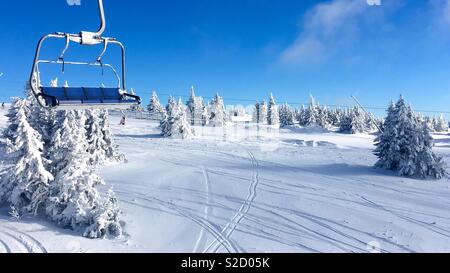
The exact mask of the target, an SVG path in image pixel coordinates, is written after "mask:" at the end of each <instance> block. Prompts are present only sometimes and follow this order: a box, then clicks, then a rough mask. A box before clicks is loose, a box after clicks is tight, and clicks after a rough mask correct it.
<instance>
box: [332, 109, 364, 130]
mask: <svg viewBox="0 0 450 273" xmlns="http://www.w3.org/2000/svg"><path fill="white" fill-rule="evenodd" d="M365 131H366V120H365V114H364V113H363V112H362V111H361V109H360V108H359V107H357V106H355V107H353V108H350V109H347V111H346V114H345V115H344V117H343V118H342V119H341V123H340V125H339V132H341V133H346V134H357V133H364V132H365Z"/></svg>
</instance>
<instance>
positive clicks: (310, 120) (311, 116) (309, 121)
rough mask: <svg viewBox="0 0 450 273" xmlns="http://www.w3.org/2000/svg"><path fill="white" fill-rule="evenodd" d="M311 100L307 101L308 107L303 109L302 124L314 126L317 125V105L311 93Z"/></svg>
mask: <svg viewBox="0 0 450 273" xmlns="http://www.w3.org/2000/svg"><path fill="white" fill-rule="evenodd" d="M310 98H311V102H310V103H309V106H308V109H306V111H305V116H304V124H305V125H304V126H308V127H314V126H317V122H318V119H319V105H318V104H317V103H316V100H315V99H314V97H313V96H312V95H310Z"/></svg>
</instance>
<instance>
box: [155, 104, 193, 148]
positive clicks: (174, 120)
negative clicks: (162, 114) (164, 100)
mask: <svg viewBox="0 0 450 273" xmlns="http://www.w3.org/2000/svg"><path fill="white" fill-rule="evenodd" d="M166 110H167V118H166V119H165V120H164V122H163V124H162V125H161V129H162V131H161V134H162V135H163V136H164V137H171V138H181V139H187V138H191V137H192V136H193V135H194V132H193V130H192V128H191V126H190V124H189V122H188V120H187V116H186V111H185V109H184V107H183V103H182V101H181V98H180V99H179V101H178V102H175V101H174V100H173V99H172V98H171V99H169V104H168V105H167V107H166Z"/></svg>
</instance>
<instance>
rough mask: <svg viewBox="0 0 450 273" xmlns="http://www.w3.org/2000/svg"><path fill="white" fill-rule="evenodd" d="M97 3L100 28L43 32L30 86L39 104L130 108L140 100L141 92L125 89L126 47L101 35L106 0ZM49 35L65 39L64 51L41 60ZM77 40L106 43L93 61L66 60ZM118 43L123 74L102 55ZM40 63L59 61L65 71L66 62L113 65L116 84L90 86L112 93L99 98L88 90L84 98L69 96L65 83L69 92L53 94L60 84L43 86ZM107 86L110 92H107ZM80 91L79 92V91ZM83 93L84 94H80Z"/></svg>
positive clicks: (72, 63)
mask: <svg viewBox="0 0 450 273" xmlns="http://www.w3.org/2000/svg"><path fill="white" fill-rule="evenodd" d="M98 7H99V12H100V22H101V24H100V28H99V30H98V31H97V32H89V31H81V32H80V33H78V34H70V33H64V32H56V33H53V34H47V35H45V36H43V37H42V38H41V39H40V40H39V42H38V45H37V48H36V53H35V57H34V61H33V66H32V70H31V75H30V87H31V90H32V91H33V93H34V95H35V97H36V99H37V101H38V102H39V104H40V105H41V106H42V107H44V108H49V109H53V108H57V109H61V110H71V109H128V108H130V107H131V106H135V105H138V104H140V103H141V98H140V97H139V96H136V95H134V94H129V93H127V91H126V90H127V89H126V81H125V79H126V78H125V76H126V67H125V47H124V45H123V44H122V43H121V42H119V41H118V40H117V39H115V38H111V37H102V34H103V32H104V31H105V28H106V19H105V12H104V8H103V0H98ZM48 39H64V40H65V41H66V42H65V46H64V48H63V50H62V51H61V53H60V55H59V57H58V58H57V59H56V60H41V59H40V54H41V49H42V46H43V44H44V42H45V41H46V40H48ZM72 42H73V43H77V44H80V45H86V46H93V45H99V44H103V48H102V51H101V52H100V54H99V55H98V57H97V58H96V59H95V61H93V62H76V61H65V59H64V56H65V54H66V52H67V51H68V49H69V46H70V44H71V43H72ZM110 44H112V45H116V46H119V47H120V49H121V51H122V64H121V65H122V67H121V70H122V71H121V75H119V74H118V73H117V71H116V69H115V68H114V67H113V66H112V65H110V64H107V63H103V61H102V58H103V56H104V55H105V53H106V51H107V49H108V46H109V45H110ZM39 64H58V65H62V71H63V73H64V70H65V66H66V65H87V66H96V67H100V68H101V69H102V73H103V69H104V68H108V69H110V70H111V71H112V72H113V74H114V76H115V77H116V79H117V88H114V90H112V88H103V87H100V88H89V89H90V90H94V91H98V92H99V93H102V94H105V93H108V94H110V95H112V96H109V97H105V96H104V97H101V98H100V99H98V98H97V99H96V100H92V99H90V98H89V97H88V96H87V95H86V93H84V96H83V97H82V99H79V100H78V99H77V100H70V99H69V96H68V95H67V90H66V88H65V87H62V88H63V89H64V94H66V96H56V95H54V94H51V93H52V92H53V93H55V92H59V93H61V88H59V89H58V90H57V89H56V88H54V87H43V86H41V81H40V72H39ZM85 89H87V88H86V87H80V88H72V90H76V91H77V92H79V93H80V92H84V90H85ZM105 90H107V91H108V92H104V91H105ZM115 91H117V94H114V93H115ZM49 93H50V94H49ZM61 94H62V93H61ZM78 95H80V94H78ZM80 96H81V95H80Z"/></svg>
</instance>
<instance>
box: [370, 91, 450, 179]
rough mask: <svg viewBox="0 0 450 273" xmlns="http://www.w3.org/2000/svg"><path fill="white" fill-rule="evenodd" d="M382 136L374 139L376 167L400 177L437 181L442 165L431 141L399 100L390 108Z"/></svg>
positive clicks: (441, 173) (408, 108)
mask: <svg viewBox="0 0 450 273" xmlns="http://www.w3.org/2000/svg"><path fill="white" fill-rule="evenodd" d="M383 129H384V130H383V133H381V134H380V135H379V136H378V137H377V138H376V139H375V146H376V149H375V151H374V153H375V155H376V156H377V157H378V158H379V159H378V161H377V163H376V164H375V166H376V167H378V168H384V169H388V170H394V171H397V172H398V174H399V175H401V176H421V177H431V178H435V179H440V178H442V177H443V176H444V174H445V170H444V168H443V163H442V161H441V159H440V158H439V157H437V156H436V155H435V154H434V153H433V151H432V148H433V145H434V143H433V139H432V137H431V135H430V133H429V130H428V128H427V126H426V125H424V124H423V123H420V122H418V121H417V119H416V118H415V114H414V112H413V111H412V109H411V107H409V106H407V105H406V104H405V101H404V99H403V97H400V99H399V100H398V102H397V103H396V104H395V106H394V105H392V104H391V105H390V106H389V108H388V111H387V117H386V120H385V122H384V128H383Z"/></svg>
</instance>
